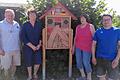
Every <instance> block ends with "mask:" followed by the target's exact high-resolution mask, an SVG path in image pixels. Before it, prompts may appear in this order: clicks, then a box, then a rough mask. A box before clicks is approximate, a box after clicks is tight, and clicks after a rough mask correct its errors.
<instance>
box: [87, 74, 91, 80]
mask: <svg viewBox="0 0 120 80" xmlns="http://www.w3.org/2000/svg"><path fill="white" fill-rule="evenodd" d="M87 80H92V78H91V72H89V73H87Z"/></svg>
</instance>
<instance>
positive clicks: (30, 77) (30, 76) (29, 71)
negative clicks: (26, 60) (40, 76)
mask: <svg viewBox="0 0 120 80" xmlns="http://www.w3.org/2000/svg"><path fill="white" fill-rule="evenodd" d="M27 70H28V78H29V79H32V67H27Z"/></svg>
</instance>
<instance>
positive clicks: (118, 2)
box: [0, 0, 120, 15]
mask: <svg viewBox="0 0 120 80" xmlns="http://www.w3.org/2000/svg"><path fill="white" fill-rule="evenodd" d="M26 1H27V0H0V3H1V2H3V3H27V2H26ZM29 1H30V2H31V1H32V0H29ZM96 1H99V0H96ZM105 3H107V4H108V5H107V7H108V9H111V8H113V10H114V11H116V12H117V14H118V15H120V7H119V6H120V0H105Z"/></svg>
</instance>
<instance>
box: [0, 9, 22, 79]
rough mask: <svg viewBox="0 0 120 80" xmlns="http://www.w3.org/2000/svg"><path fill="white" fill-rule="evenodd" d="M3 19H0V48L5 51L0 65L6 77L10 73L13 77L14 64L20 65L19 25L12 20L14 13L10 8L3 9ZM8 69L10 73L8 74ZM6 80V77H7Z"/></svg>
mask: <svg viewBox="0 0 120 80" xmlns="http://www.w3.org/2000/svg"><path fill="white" fill-rule="evenodd" d="M4 16H5V19H4V20H2V21H0V36H1V39H0V43H1V49H2V51H3V52H4V53H5V55H4V56H2V57H1V65H2V68H3V69H4V71H5V72H4V73H5V76H6V78H7V77H8V75H9V76H10V75H11V78H13V77H14V73H15V71H16V66H19V65H20V40H19V32H20V26H19V24H18V23H17V22H16V21H14V17H15V13H14V11H13V10H11V9H6V10H5V15H4ZM8 70H10V72H11V73H12V74H9V73H8V72H9V71H8ZM7 80H8V79H7Z"/></svg>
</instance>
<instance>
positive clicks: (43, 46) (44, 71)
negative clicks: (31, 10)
mask: <svg viewBox="0 0 120 80" xmlns="http://www.w3.org/2000/svg"><path fill="white" fill-rule="evenodd" d="M42 33H43V45H42V48H43V58H42V60H43V63H42V64H43V66H42V67H43V68H42V74H43V80H45V74H46V49H45V46H46V45H45V35H46V34H45V29H44V30H43V32H42Z"/></svg>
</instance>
